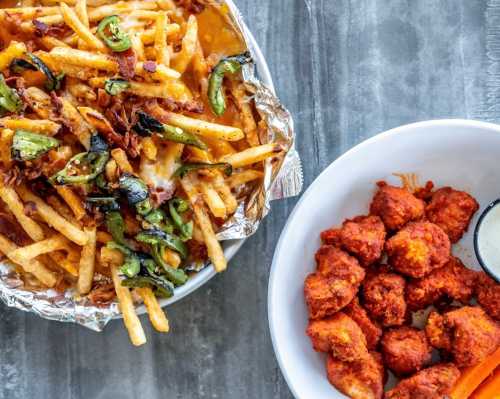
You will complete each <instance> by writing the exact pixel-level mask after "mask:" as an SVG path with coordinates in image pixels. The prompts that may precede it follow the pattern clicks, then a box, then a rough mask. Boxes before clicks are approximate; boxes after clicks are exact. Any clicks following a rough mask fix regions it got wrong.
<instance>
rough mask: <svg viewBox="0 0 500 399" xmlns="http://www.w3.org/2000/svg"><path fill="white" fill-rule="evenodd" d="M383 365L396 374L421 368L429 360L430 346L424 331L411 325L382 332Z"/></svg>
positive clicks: (407, 372)
mask: <svg viewBox="0 0 500 399" xmlns="http://www.w3.org/2000/svg"><path fill="white" fill-rule="evenodd" d="M381 347H382V356H383V358H384V362H385V365H386V366H387V367H388V368H390V369H391V370H392V371H393V372H394V374H396V375H407V374H412V373H415V372H416V371H419V370H421V369H422V368H423V367H424V366H425V365H427V364H428V363H429V362H430V361H431V351H432V348H431V346H430V345H429V343H428V342H427V337H426V336H425V332H424V331H421V330H418V329H416V328H413V327H406V326H403V327H397V328H393V329H390V330H388V331H387V332H385V333H384V336H383V337H382V341H381Z"/></svg>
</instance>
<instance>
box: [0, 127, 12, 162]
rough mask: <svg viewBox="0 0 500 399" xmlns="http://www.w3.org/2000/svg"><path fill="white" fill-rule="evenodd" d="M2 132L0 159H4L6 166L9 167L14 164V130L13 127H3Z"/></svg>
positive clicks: (0, 135)
mask: <svg viewBox="0 0 500 399" xmlns="http://www.w3.org/2000/svg"><path fill="white" fill-rule="evenodd" d="M1 132H2V133H1V134H0V160H1V161H2V163H3V165H4V167H9V166H10V165H11V164H12V153H11V150H10V148H11V146H12V139H13V137H14V131H13V130H11V129H1Z"/></svg>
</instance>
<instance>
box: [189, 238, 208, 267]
mask: <svg viewBox="0 0 500 399" xmlns="http://www.w3.org/2000/svg"><path fill="white" fill-rule="evenodd" d="M186 245H187V247H188V249H189V260H190V261H192V262H195V263H203V262H205V261H206V260H207V259H208V252H207V247H206V245H205V244H203V243H202V242H198V241H196V240H189V241H188V242H186Z"/></svg>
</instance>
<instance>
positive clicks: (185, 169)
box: [174, 162, 233, 177]
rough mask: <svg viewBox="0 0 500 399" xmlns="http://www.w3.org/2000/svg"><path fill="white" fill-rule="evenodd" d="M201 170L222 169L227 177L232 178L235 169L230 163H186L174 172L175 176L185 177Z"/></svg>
mask: <svg viewBox="0 0 500 399" xmlns="http://www.w3.org/2000/svg"><path fill="white" fill-rule="evenodd" d="M200 169H221V170H222V171H223V172H224V173H225V174H226V176H231V174H232V173H233V167H232V165H231V164H229V163H225V162H220V163H202V162H194V163H185V164H184V165H182V166H180V167H179V168H177V170H176V171H175V172H174V176H176V177H177V176H178V177H184V176H186V175H187V174H188V173H189V172H192V171H194V170H200Z"/></svg>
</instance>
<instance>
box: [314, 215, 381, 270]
mask: <svg viewBox="0 0 500 399" xmlns="http://www.w3.org/2000/svg"><path fill="white" fill-rule="evenodd" d="M385 235H386V233H385V227H384V223H382V220H381V219H380V218H379V217H378V216H358V217H356V218H354V219H352V220H346V221H345V222H344V223H343V224H342V228H340V229H330V230H326V231H324V232H322V233H321V239H322V240H323V242H324V243H325V244H330V245H334V246H337V247H341V248H342V249H345V250H346V251H347V252H349V253H350V254H352V255H354V256H356V257H357V259H359V261H360V262H361V264H362V265H364V266H368V265H371V264H372V263H373V262H375V261H377V260H379V259H380V257H381V256H382V251H383V249H384V243H385Z"/></svg>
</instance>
